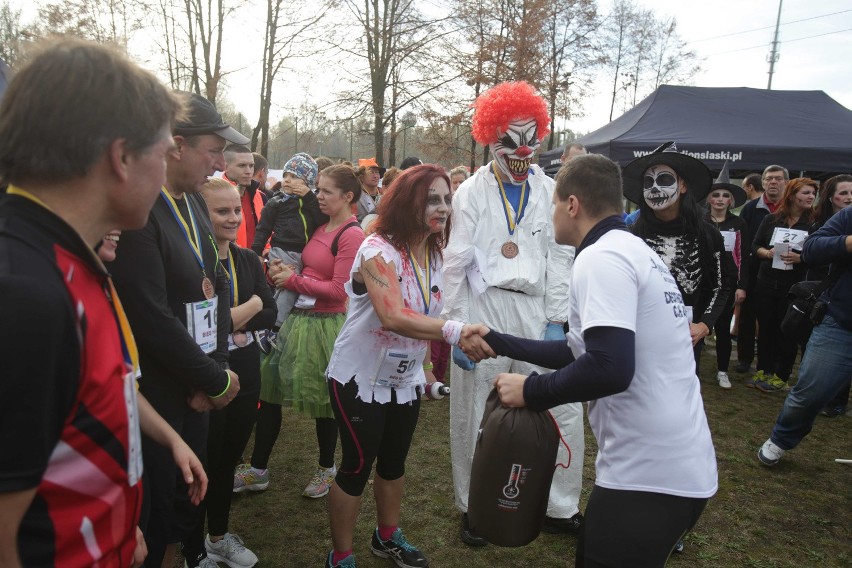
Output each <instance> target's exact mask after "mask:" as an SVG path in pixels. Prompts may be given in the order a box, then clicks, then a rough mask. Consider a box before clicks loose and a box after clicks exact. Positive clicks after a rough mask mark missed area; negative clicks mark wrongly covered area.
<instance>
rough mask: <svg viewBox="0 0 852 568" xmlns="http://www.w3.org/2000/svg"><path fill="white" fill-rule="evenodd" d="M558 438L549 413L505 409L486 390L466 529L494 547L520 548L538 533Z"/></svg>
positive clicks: (498, 398) (474, 458) (497, 398)
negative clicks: (467, 527) (468, 528)
mask: <svg viewBox="0 0 852 568" xmlns="http://www.w3.org/2000/svg"><path fill="white" fill-rule="evenodd" d="M559 440H560V435H559V428H558V427H557V425H556V422H555V420H554V419H553V417H552V416H551V415H550V412H548V411H541V412H540V411H536V410H531V409H529V408H506V407H504V406H503V405H502V404H500V397H499V396H498V395H497V390H496V389H494V390H492V391H491V394H489V395H488V400H487V401H486V403H485V413H484V414H483V416H482V422H481V424H480V426H479V436H478V438H477V440H476V450H475V452H474V454H473V467H472V469H471V474H470V496H469V497H468V513H467V514H468V519H469V520H470V528H471V530H473V531H474V532H475V533H477V534H478V535H480V536H481V537H483V538H484V539H486V540H487V541H488V542H490V543H492V544H495V545H497V546H508V547H516V546H524V545H527V544H529V543H530V542H532V541H533V540H535V539H536V537H538V534H539V533H540V532H541V526H542V524H543V522H544V516H545V514H546V513H547V499H548V496H549V495H550V484H551V482H552V481H553V472H554V471H555V469H556V468H555V465H554V464H555V463H556V451H557V450H558V448H559Z"/></svg>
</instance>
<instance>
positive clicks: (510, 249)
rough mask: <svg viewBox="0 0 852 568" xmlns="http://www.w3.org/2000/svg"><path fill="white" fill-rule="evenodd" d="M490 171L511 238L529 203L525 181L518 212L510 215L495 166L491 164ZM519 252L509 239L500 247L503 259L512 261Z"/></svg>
mask: <svg viewBox="0 0 852 568" xmlns="http://www.w3.org/2000/svg"><path fill="white" fill-rule="evenodd" d="M491 164H492V169H493V170H494V177H495V178H497V185H498V186H499V187H500V197H501V198H502V200H503V214H504V215H505V216H506V228H507V229H508V230H509V237H512V236H513V235H514V234H515V229H516V228H517V227H518V223H520V222H521V219H522V218H523V216H524V212H525V211H526V208H527V203H529V192H527V180H524V183H523V184H522V185H521V199H520V202H519V203H518V211H517V213H516V214H514V215H513V214H512V204H511V203H509V198H508V197H507V196H506V188H505V187H503V180H502V179H501V178H500V175H499V173H498V172H497V165H496V164H495V163H494V162H492V163H491ZM519 252H520V250H519V249H518V244H517V243H515V242H514V241H512V240H511V238H510V239H509V240H508V241H506V242H505V243H503V245H502V246H501V247H500V254H502V255H503V256H504V257H505V258H508V259H512V258H515V257H516V256H518V253H519Z"/></svg>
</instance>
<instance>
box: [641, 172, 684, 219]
mask: <svg viewBox="0 0 852 568" xmlns="http://www.w3.org/2000/svg"><path fill="white" fill-rule="evenodd" d="M642 194H643V196H644V197H645V203H647V204H648V207H650V208H651V209H653V210H655V211H662V210H663V209H667V208H669V207H671V206H672V205H673V204H675V203H677V200H678V197H680V191H678V179H677V173H675V171H674V170H673V169H671V168H670V167H669V166H666V165H663V164H657V165H655V166H651V167H650V168H648V169H647V170H645V175H644V176H643V177H642Z"/></svg>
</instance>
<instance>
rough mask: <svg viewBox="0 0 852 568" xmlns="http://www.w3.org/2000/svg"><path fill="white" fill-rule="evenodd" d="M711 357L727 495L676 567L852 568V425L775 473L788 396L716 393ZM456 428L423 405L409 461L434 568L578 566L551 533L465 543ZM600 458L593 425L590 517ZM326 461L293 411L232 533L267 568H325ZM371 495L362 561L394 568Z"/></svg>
mask: <svg viewBox="0 0 852 568" xmlns="http://www.w3.org/2000/svg"><path fill="white" fill-rule="evenodd" d="M711 359H714V357H712V355H711V354H710V353H705V356H704V360H703V361H702V366H701V371H702V372H701V376H702V378H703V379H704V380H703V381H702V392H703V396H704V405H705V409H706V412H707V416H708V420H709V423H710V428H711V430H712V432H713V440H714V444H715V447H716V455H717V459H718V465H719V492H718V494H717V495H716V497H714V498H713V499H712V500H711V501H710V503H709V504H708V506H707V509H706V510H705V512H704V515H703V516H702V517H701V519H700V521H699V522H698V525H697V526H696V528H695V530H694V531H693V532H692V533H691V534H690V535H688V536H687V538H686V549H685V551H684V553H683V554H679V555H675V556H674V557H673V558H672V559H671V560H670V561H669V564H668V565H669V566H670V567H679V566H680V567H708V568H709V567H727V566H742V567H749V568H782V567H789V568H793V567H795V568H800V567H811V566H820V567H849V566H852V513H850V511H852V489H850V488H852V466H850V465H843V464H837V463H835V462H834V459H835V458H837V457H843V458H852V436H850V435H849V430H850V425H852V416H843V417H839V418H834V419H828V418H823V417H820V418H818V419H817V423H816V426H815V428H814V430H813V432H812V433H811V434H810V435H809V436H808V437H807V438H806V439H805V441H804V442H803V443H802V444H801V445H800V446H799V448H797V449H796V450H795V451H792V452H790V453H788V454H787V455H786V456H785V457H784V459H783V460H782V461H781V462H780V463H779V464H778V465H777V466H775V467H774V468H766V467H764V466H762V465H761V464H759V463H758V461H757V459H756V452H757V448H758V447H759V446H760V445H761V444H762V443H763V441H764V440H765V439H766V438H767V436H768V434H769V432H770V430H771V427H772V424H773V423H774V420H775V417H776V416H777V414H778V411H779V409H780V408H781V405H782V404H783V400H784V394H783V393H776V394H774V395H770V394H762V393H760V392H758V391H756V390H754V389H748V388H745V387H744V380H745V379H746V378H747V377H746V376H745V375H737V374H735V373H731V379H732V382H733V383H734V387H733V389H731V390H729V391H723V390H722V389H720V388H719V387H718V386H717V385H716V382H715V362H711ZM448 429H449V403H448V401H447V400H446V399H445V400H443V401H435V402H429V403H426V404H424V405H423V407H422V413H421V416H420V423H419V425H418V428H417V432H416V434H415V439H414V442H413V448H412V451H411V453H410V455H409V458H408V462H407V479H406V495H405V499H404V501H403V528H404V529H405V532H406V535H407V536H408V537H409V540H410V541H411V542H413V543H415V544H416V545H418V546H419V547H420V548H421V549H422V550H423V551H424V552H425V553H426V555H427V556H428V557H429V558H430V560H431V564H432V566H433V567H451V568H454V567H464V568H477V567H485V566H536V567H541V568H549V567H557V566H559V567H565V566H573V565H574V547H575V544H576V542H575V539H574V537H573V536H565V535H549V534H542V535H541V536H540V537H539V538H538V539H537V540H535V541H534V542H533V543H532V544H530V545H528V546H526V547H523V548H517V549H507V548H498V547H495V546H488V547H485V548H477V549H474V548H470V547H468V546H465V545H464V544H463V543H462V542H461V540H460V538H459V534H458V533H459V514H458V513H457V511H456V509H455V507H454V506H453V488H452V478H451V474H450V448H449V436H448ZM596 450H597V446H596V444H595V441H594V437H593V436H592V435H591V432H590V431H589V429H588V424H587V425H586V456H585V469H584V491H583V499H582V503H581V509H582V508H583V507H585V503H586V499H587V497H588V491H589V490H590V489H591V487H592V484H593V483H594V477H595V476H594V457H595V452H596ZM338 451H339V450H338ZM249 454H250V450H247V451H246V456H248V455H249ZM316 459H317V454H316V442H315V437H314V427H313V422H312V421H311V420H308V419H305V418H302V417H300V416H295V415H294V414H292V413H291V412H286V411H285V418H284V424H283V426H282V430H281V437H280V438H279V440H278V443H277V445H276V448H275V452H274V454H273V458H272V460H271V463H270V469H271V472H272V480H271V481H272V482H271V484H270V488H269V489H268V490H267V491H265V492H262V493H257V494H249V495H237V496H235V499H234V503H233V506H232V515H231V529H232V530H233V531H234V532H236V533H238V534H240V535H241V536H242V537H243V538H244V539H245V542H246V545H247V546H248V547H249V548H251V549H252V550H253V551H254V552H255V553H256V554H257V555H258V557H259V558H260V563H259V564H258V566H262V567H276V568H277V567H282V568H283V567H287V568H289V567H294V568H301V567H313V566H322V563H323V560H324V557H325V554H327V552H328V550H329V549H330V546H331V540H330V537H329V532H328V520H327V517H326V500H325V499H324V498H323V499H316V500H312V499H306V498H304V497H302V496H301V492H302V489H303V487H304V486H305V485H306V484H307V482H308V479H309V478H310V476H311V474H312V473H313V470H314V468H315V467H316V466H315V464H316ZM372 497H373V496H372V491H371V488H370V487H369V486H368V487H367V490H366V491H365V494H364V500H363V505H362V508H361V515H360V518H359V520H358V526H357V529H356V544H355V554H356V557H357V559H358V565H359V567H362V568H369V567H374V566H375V567H378V566H382V567H390V566H393V564H392V563H391V562H390V561H389V560H383V559H379V558H376V557H374V556H372V554H371V553H370V550H369V539H370V534H371V532H372V530H373V527H374V524H375V509H374V507H373V501H372Z"/></svg>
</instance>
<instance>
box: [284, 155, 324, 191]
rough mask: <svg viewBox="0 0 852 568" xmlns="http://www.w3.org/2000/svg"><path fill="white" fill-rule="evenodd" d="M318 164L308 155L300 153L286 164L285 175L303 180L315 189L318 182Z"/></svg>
mask: <svg viewBox="0 0 852 568" xmlns="http://www.w3.org/2000/svg"><path fill="white" fill-rule="evenodd" d="M317 171H318V170H317V163H316V162H315V161H314V159H313V158H311V157H310V156H309V155H308V154H305V153H304V152H299V153H298V154H296V155H295V156H293V157H292V158H290V159H289V160H287V163H286V164H284V173H285V174H286V173H291V174H293V175H294V176H296V177H299V178H302V179H303V180H304V181H305V183H306V184H308V187H310V188H311V189H313V187H314V185H316V182H317Z"/></svg>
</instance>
